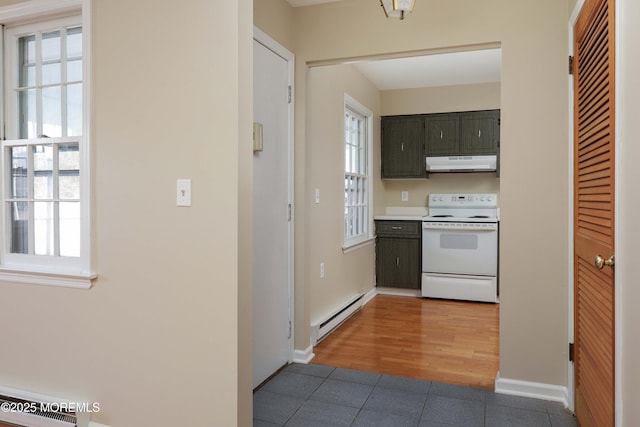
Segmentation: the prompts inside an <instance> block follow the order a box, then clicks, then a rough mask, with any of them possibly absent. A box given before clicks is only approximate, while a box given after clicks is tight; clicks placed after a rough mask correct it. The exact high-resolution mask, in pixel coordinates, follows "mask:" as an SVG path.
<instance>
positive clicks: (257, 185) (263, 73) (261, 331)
mask: <svg viewBox="0 0 640 427" xmlns="http://www.w3.org/2000/svg"><path fill="white" fill-rule="evenodd" d="M262 38H264V37H262ZM262 38H261V39H260V40H256V39H254V42H253V52H254V54H253V56H254V65H253V67H254V73H253V75H254V77H253V84H254V89H253V90H254V107H253V115H254V122H257V123H260V124H261V125H262V135H263V140H262V147H263V149H262V151H255V152H254V155H253V174H254V178H253V193H254V196H253V211H254V215H253V227H254V228H253V236H254V237H253V251H254V252H253V386H254V387H256V386H258V385H259V384H261V383H262V382H263V381H264V380H265V379H267V378H268V377H269V376H270V375H272V374H273V373H274V372H276V371H277V370H278V369H279V368H280V367H282V366H283V365H284V364H286V363H287V362H288V361H289V360H291V355H292V326H291V323H290V321H292V317H291V311H292V310H291V288H292V285H291V281H292V271H291V270H292V268H291V265H292V261H291V259H292V255H291V254H292V238H291V234H292V231H291V230H292V222H291V219H290V212H291V211H290V209H291V206H290V204H291V203H292V200H291V199H292V196H291V176H292V173H291V170H292V166H291V158H292V155H291V150H292V149H291V143H290V125H291V124H290V120H291V118H290V111H289V109H290V104H289V85H290V82H289V79H290V73H289V70H290V68H289V67H290V60H289V59H286V58H285V57H283V56H282V55H281V54H278V53H276V52H275V51H274V50H272V48H268V47H266V46H265V44H263V43H265V42H264V41H263V40H262ZM267 44H268V43H267ZM269 47H271V46H269ZM277 50H278V49H277ZM291 60H292V59H291Z"/></svg>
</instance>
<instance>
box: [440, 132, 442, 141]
mask: <svg viewBox="0 0 640 427" xmlns="http://www.w3.org/2000/svg"><path fill="white" fill-rule="evenodd" d="M440 139H442V131H440Z"/></svg>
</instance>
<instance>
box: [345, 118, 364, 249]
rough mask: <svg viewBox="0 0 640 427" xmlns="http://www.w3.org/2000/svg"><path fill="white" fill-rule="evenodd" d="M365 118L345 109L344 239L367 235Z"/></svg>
mask: <svg viewBox="0 0 640 427" xmlns="http://www.w3.org/2000/svg"><path fill="white" fill-rule="evenodd" d="M365 125H366V118H365V117H364V116H362V115H361V114H358V113H356V112H355V111H352V110H351V109H348V108H347V109H346V110H345V196H344V200H345V210H344V238H345V240H349V239H354V238H358V237H361V236H366V235H367V234H368V231H369V230H368V228H369V227H368V218H369V207H368V194H367V184H368V176H367V149H366V147H367V140H366V134H365V129H366V128H365Z"/></svg>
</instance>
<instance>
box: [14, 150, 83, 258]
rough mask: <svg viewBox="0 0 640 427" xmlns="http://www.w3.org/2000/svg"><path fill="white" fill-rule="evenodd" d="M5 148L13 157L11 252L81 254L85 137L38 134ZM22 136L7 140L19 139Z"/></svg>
mask: <svg viewBox="0 0 640 427" xmlns="http://www.w3.org/2000/svg"><path fill="white" fill-rule="evenodd" d="M37 141H40V142H42V143H35V142H31V143H29V142H26V141H25V145H11V146H7V147H6V148H5V150H6V155H7V157H8V158H10V159H11V165H12V167H11V176H10V186H11V188H10V191H9V192H8V194H7V196H8V197H7V198H6V199H5V202H6V206H7V207H8V209H9V210H10V215H8V218H7V220H8V221H9V222H10V230H11V244H10V252H11V253H21V254H31V255H46V256H70V257H78V256H80V143H79V141H75V142H69V141H64V140H62V141H60V140H58V141H55V142H48V141H47V140H46V139H40V140H37ZM15 142H16V141H5V143H11V144H15Z"/></svg>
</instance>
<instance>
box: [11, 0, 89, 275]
mask: <svg viewBox="0 0 640 427" xmlns="http://www.w3.org/2000/svg"><path fill="white" fill-rule="evenodd" d="M38 3H39V4H40V5H42V2H24V4H21V5H19V6H17V7H18V8H17V9H16V8H12V7H5V8H0V19H3V22H4V23H5V24H6V25H5V28H4V43H5V46H4V55H3V66H4V69H5V70H6V72H5V78H4V82H3V83H4V87H3V95H4V104H5V106H6V107H5V111H4V117H3V120H4V138H3V141H2V201H3V205H2V217H3V218H2V224H3V228H2V234H1V235H2V248H1V249H2V250H1V253H2V260H1V265H0V280H6V281H12V282H22V283H37V284H51V285H58V286H70V287H80V288H88V287H90V286H91V281H92V280H93V279H94V278H95V275H94V274H92V273H91V266H90V258H91V257H90V247H91V244H90V241H89V229H90V218H89V214H90V207H89V206H90V203H89V188H90V183H89V179H90V174H89V163H90V162H89V155H88V150H89V145H88V138H87V137H88V135H89V131H88V123H89V122H88V120H86V119H87V116H88V110H89V109H88V106H89V103H88V85H87V80H88V70H89V68H88V61H87V58H88V50H87V46H89V43H87V41H88V36H87V31H88V28H87V27H86V25H85V22H84V21H85V20H87V21H88V19H83V14H82V12H86V11H83V10H82V9H83V5H84V4H85V3H86V1H65V2H64V3H65V4H64V6H65V8H69V7H70V6H77V7H76V10H75V11H74V13H75V14H74V15H72V16H68V17H63V18H56V19H44V20H37V19H33V14H34V13H35V14H37V13H38V12H40V13H42V14H44V15H47V16H50V15H51V14H52V13H56V12H57V11H56V10H55V6H51V5H50V6H44V8H45V9H46V10H42V7H43V6H38ZM30 6H32V7H33V9H30ZM52 8H53V10H51V9H52ZM21 13H24V14H25V15H26V16H29V17H30V23H29V24H24V25H14V24H13V23H12V22H19V21H20V20H21V19H20V16H19V15H20V14H21ZM84 16H88V13H85V15H84Z"/></svg>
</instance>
